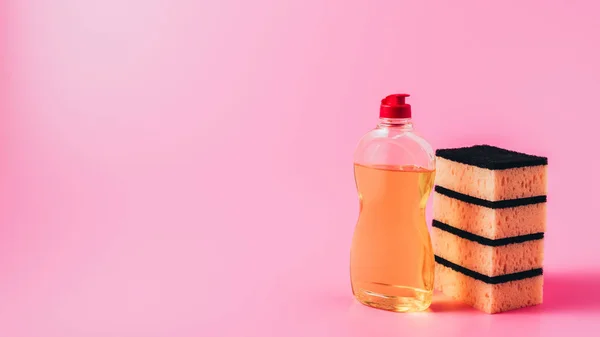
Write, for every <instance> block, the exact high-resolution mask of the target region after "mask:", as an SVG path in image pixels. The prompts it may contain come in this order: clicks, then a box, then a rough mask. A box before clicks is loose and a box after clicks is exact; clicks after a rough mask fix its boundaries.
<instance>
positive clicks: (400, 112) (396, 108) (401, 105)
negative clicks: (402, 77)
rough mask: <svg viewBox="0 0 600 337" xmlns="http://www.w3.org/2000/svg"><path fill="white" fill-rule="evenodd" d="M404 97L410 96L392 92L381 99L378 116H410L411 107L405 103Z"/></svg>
mask: <svg viewBox="0 0 600 337" xmlns="http://www.w3.org/2000/svg"><path fill="white" fill-rule="evenodd" d="M406 97H410V95H409V94H393V95H389V96H387V97H386V98H384V99H382V100H381V107H380V108H379V117H380V118H410V117H411V115H412V114H411V109H410V104H406V102H405V99H406Z"/></svg>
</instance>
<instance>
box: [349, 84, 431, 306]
mask: <svg viewBox="0 0 600 337" xmlns="http://www.w3.org/2000/svg"><path fill="white" fill-rule="evenodd" d="M408 96H409V95H406V94H396V95H390V96H388V97H386V98H385V99H383V100H382V103H381V108H380V119H379V124H378V125H377V126H376V127H375V128H374V129H373V130H371V131H369V132H368V133H367V134H366V135H364V136H363V138H362V139H361V140H360V142H359V144H358V146H357V149H356V152H355V154H354V175H355V180H356V188H357V192H358V197H359V202H360V214H359V217H358V221H357V224H356V227H355V230H354V236H353V239H352V248H351V254H350V277H351V283H352V292H353V294H354V296H355V297H356V298H357V299H358V301H360V302H361V303H363V304H366V305H368V306H372V307H376V308H380V309H385V310H391V311H396V312H407V311H422V310H425V309H427V308H428V307H429V306H430V304H431V299H432V294H433V280H434V255H433V249H432V245H431V238H430V234H429V231H428V228H427V223H426V219H425V206H426V203H427V200H428V198H429V196H430V194H431V191H432V189H433V184H434V178H435V153H434V151H433V149H432V148H431V146H430V144H429V143H428V142H427V141H425V140H424V139H423V138H421V137H420V136H418V135H417V134H416V133H415V132H414V129H413V124H412V121H411V107H410V105H409V104H406V103H405V98H406V97H408Z"/></svg>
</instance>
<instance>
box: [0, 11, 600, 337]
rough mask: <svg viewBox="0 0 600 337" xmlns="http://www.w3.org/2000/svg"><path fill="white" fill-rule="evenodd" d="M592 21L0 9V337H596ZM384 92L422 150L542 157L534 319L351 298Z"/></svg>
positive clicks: (503, 15) (548, 15) (496, 14)
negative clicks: (545, 192)
mask: <svg viewBox="0 0 600 337" xmlns="http://www.w3.org/2000/svg"><path fill="white" fill-rule="evenodd" d="M599 10H600V5H598V3H597V2H595V1H592V0H590V1H541V0H538V1H534V0H527V1H522V0H521V1H516V0H514V1H512V0H511V1H495V2H488V1H477V0H470V1H436V2H433V1H410V2H409V1H371V0H369V1H366V0H365V1H360V0H356V1H342V0H335V1H333V0H330V1H325V0H302V1H301V0H297V1H296V0H294V1H278V0H255V1H235V0H219V1H208V0H207V1H183V0H182V1H172V0H162V1H161V0H143V1H142V0H128V1H125V0H104V1H91V0H52V1H50V0H47V1H43V0H19V1H17V0H12V1H10V0H0V51H1V54H0V70H1V73H0V74H1V77H0V81H1V82H0V88H1V90H0V104H1V105H0V112H1V115H0V116H1V118H2V119H1V120H0V127H1V130H0V131H1V132H0V137H1V138H0V139H1V143H0V144H1V146H0V151H1V152H0V153H1V157H0V159H1V161H0V186H1V188H0V224H1V227H0V230H1V232H0V240H1V241H0V303H1V304H0V336H7V337H20V336H31V337H39V336H44V337H54V336H61V337H62V336H144V337H152V336H409V335H410V336H417V335H418V336H451V335H460V336H467V335H473V336H476V335H477V336H482V335H483V333H485V334H486V335H490V336H494V335H498V336H506V333H510V332H513V333H517V334H518V335H527V336H538V335H545V336H546V335H562V334H565V333H567V332H569V333H573V332H579V333H581V334H582V335H583V334H588V335H589V334H592V333H591V332H586V331H584V330H585V329H588V328H591V327H592V325H593V324H595V325H596V327H597V322H598V316H599V315H598V314H599V313H600V297H599V295H598V293H597V292H598V289H597V286H598V284H600V261H598V235H599V234H600V229H599V227H598V221H597V219H595V218H594V213H593V211H594V209H597V208H598V200H599V198H598V196H597V195H596V194H595V193H594V192H595V191H598V190H599V189H600V182H599V178H598V175H597V174H595V171H591V172H590V169H589V168H597V167H598V166H599V164H600V162H599V159H598V158H599V156H598V155H597V154H596V152H597V147H598V144H600V136H599V134H600V132H599V131H598V125H597V118H596V117H597V113H598V105H599V104H598V89H599V87H600V62H599V61H598V60H600V47H599V46H600V37H599V35H598V32H600V20H598V11H599ZM395 92H408V93H410V94H411V95H412V97H411V98H410V102H411V103H412V105H413V111H414V113H415V126H416V128H417V130H419V131H420V132H421V134H422V135H424V136H425V137H426V138H427V139H428V140H430V141H431V143H432V144H433V145H434V147H435V148H440V147H450V146H458V145H471V144H474V143H482V142H486V143H492V144H495V145H500V146H504V147H508V148H511V149H515V150H522V151H526V152H531V153H534V154H539V155H546V156H548V157H549V161H550V164H549V190H550V191H549V196H548V197H549V203H548V206H549V210H548V232H547V234H546V262H545V263H546V265H545V267H546V268H545V273H546V284H547V285H546V296H545V299H546V303H545V304H543V305H542V306H539V307H536V308H529V309H524V310H519V311H515V312H511V313H506V314H502V315H495V316H489V315H485V314H482V313H479V312H477V311H474V310H471V309H469V308H467V307H465V306H462V305H458V304H455V303H453V302H452V301H449V300H448V299H447V298H445V297H443V296H438V297H436V299H435V301H434V304H433V305H432V307H431V310H430V311H429V312H426V313H419V314H414V315H406V314H392V313H388V312H383V311H379V310H374V309H370V308H366V307H364V306H362V305H360V304H357V303H356V302H355V301H354V300H353V299H352V296H351V292H350V287H349V275H348V257H349V256H348V254H349V245H350V239H351V236H352V232H353V229H354V224H355V221H356V217H357V206H358V204H357V199H356V191H355V187H354V181H353V173H352V153H353V151H354V146H355V145H356V142H357V141H358V139H359V138H360V137H361V136H362V134H363V133H365V132H366V131H368V129H370V128H372V127H373V126H374V125H375V123H376V121H377V114H378V104H379V100H380V99H381V98H382V97H383V96H385V95H387V94H390V93H395ZM593 320H595V322H593Z"/></svg>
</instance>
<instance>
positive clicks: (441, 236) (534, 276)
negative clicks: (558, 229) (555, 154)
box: [432, 145, 548, 313]
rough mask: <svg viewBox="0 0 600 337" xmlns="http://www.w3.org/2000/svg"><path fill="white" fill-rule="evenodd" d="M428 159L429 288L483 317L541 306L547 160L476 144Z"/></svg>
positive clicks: (447, 151)
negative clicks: (431, 179)
mask: <svg viewBox="0 0 600 337" xmlns="http://www.w3.org/2000/svg"><path fill="white" fill-rule="evenodd" d="M436 160H437V169H436V171H437V172H436V180H435V181H436V186H435V190H434V195H433V199H434V201H433V202H434V205H433V211H434V215H433V216H434V220H433V226H432V240H433V244H434V252H435V261H436V267H435V285H436V289H437V290H440V291H442V292H443V293H444V294H446V295H448V296H451V297H453V298H455V299H457V300H459V301H462V302H464V303H466V304H468V305H471V306H473V307H475V308H477V309H479V310H481V311H484V312H487V313H497V312H502V311H507V310H512V309H517V308H522V307H526V306H531V305H536V304H540V303H542V297H543V296H542V295H543V291H542V287H543V275H542V262H543V253H544V247H543V237H544V232H545V229H546V193H547V190H546V168H547V165H548V159H547V158H546V157H540V156H533V155H528V154H524V153H519V152H514V151H509V150H506V149H502V148H498V147H494V146H488V145H477V146H473V147H463V148H454V149H440V150H437V151H436Z"/></svg>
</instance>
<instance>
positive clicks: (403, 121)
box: [377, 118, 413, 131]
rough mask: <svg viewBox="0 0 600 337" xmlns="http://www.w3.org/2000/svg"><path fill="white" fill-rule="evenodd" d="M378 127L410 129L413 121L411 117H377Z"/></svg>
mask: <svg viewBox="0 0 600 337" xmlns="http://www.w3.org/2000/svg"><path fill="white" fill-rule="evenodd" d="M377 127H378V128H401V129H403V130H407V131H409V130H412V129H413V123H412V119H411V118H379V124H377Z"/></svg>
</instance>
